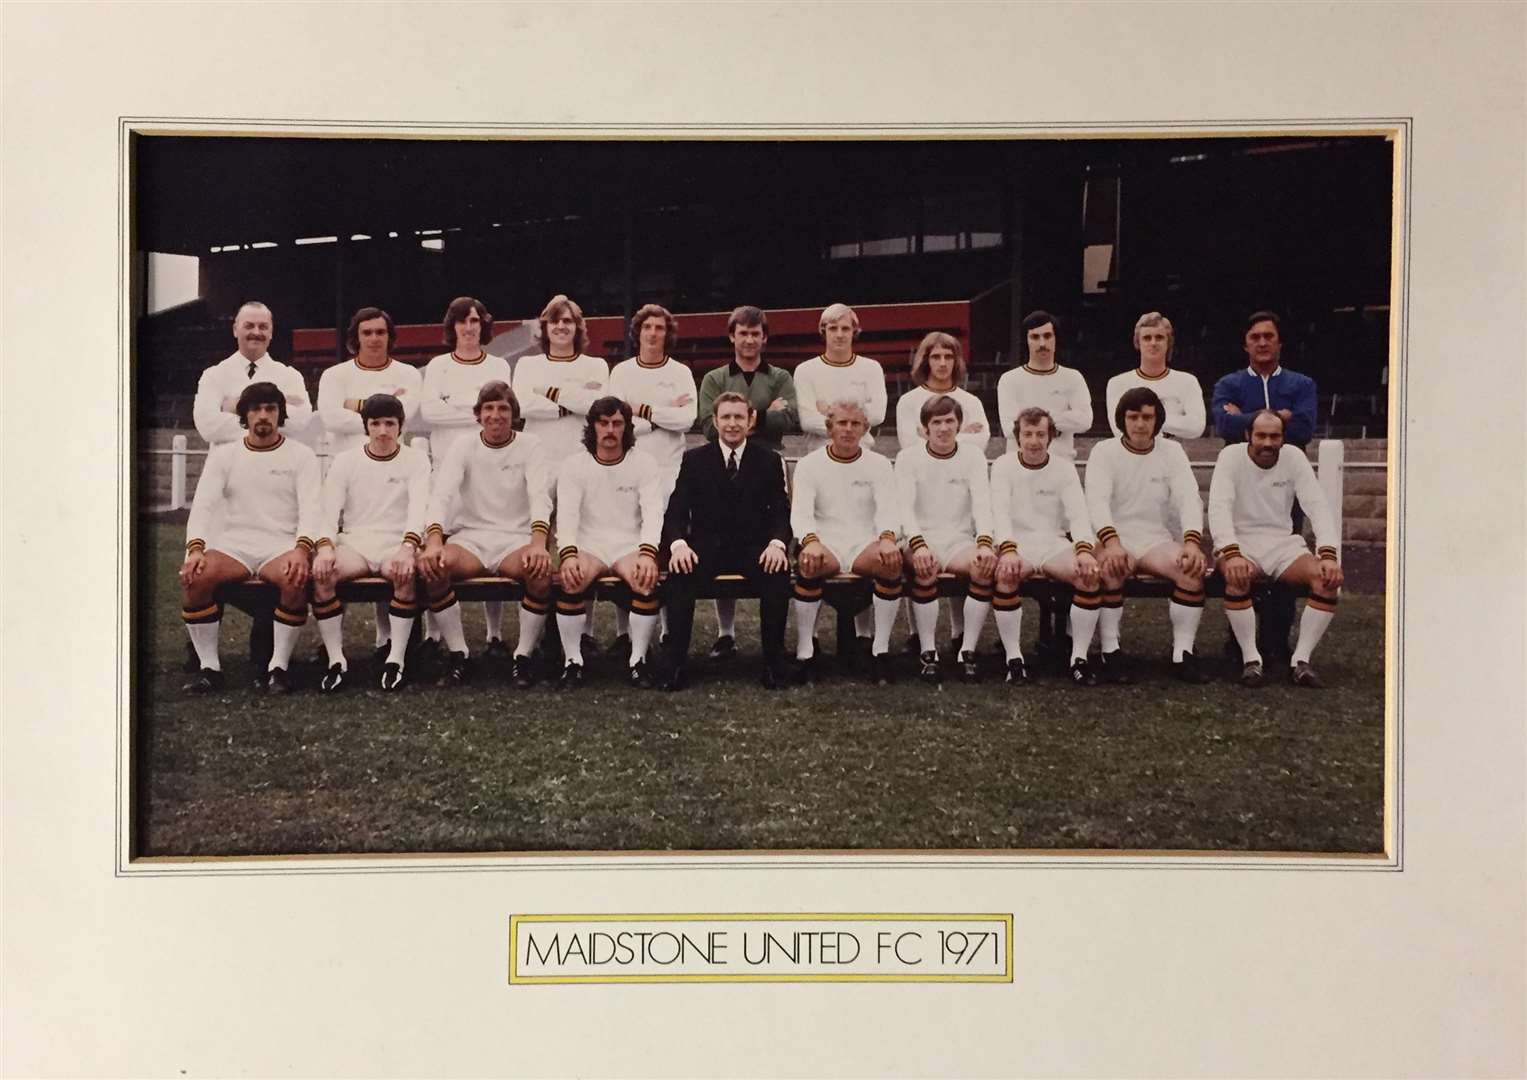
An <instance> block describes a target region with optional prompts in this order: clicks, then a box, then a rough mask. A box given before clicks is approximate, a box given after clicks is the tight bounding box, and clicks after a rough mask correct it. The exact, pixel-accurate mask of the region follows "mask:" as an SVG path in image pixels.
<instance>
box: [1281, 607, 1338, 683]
mask: <svg viewBox="0 0 1527 1080" xmlns="http://www.w3.org/2000/svg"><path fill="white" fill-rule="evenodd" d="M1335 617H1336V597H1335V596H1322V595H1321V594H1320V593H1317V592H1316V591H1315V590H1314V589H1311V590H1310V598H1309V599H1308V600H1307V601H1305V604H1304V614H1303V615H1301V616H1300V617H1299V639H1298V640H1297V641H1295V642H1294V655H1293V656H1292V657H1290V658H1289V665H1290V666H1292V665H1294V664H1297V663H1299V662H1300V661H1303V662H1304V663H1306V664H1307V663H1309V662H1310V657H1311V655H1313V654H1314V652H1315V646H1316V645H1319V644H1320V639H1321V637H1322V636H1323V635H1324V634H1325V632H1326V627H1328V626H1330V625H1331V620H1332V619H1334V618H1335Z"/></svg>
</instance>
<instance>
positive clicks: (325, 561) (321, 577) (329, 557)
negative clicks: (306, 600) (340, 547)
mask: <svg viewBox="0 0 1527 1080" xmlns="http://www.w3.org/2000/svg"><path fill="white" fill-rule="evenodd" d="M336 561H337V560H336V559H335V557H334V549H333V548H332V547H331V546H329V545H328V544H325V545H324V546H323V547H321V548H319V549H318V554H317V555H314V556H313V580H314V581H315V582H316V583H318V584H319V585H327V584H328V583H329V580H330V579H331V578H332V577H333V576H334V564H335V562H336Z"/></svg>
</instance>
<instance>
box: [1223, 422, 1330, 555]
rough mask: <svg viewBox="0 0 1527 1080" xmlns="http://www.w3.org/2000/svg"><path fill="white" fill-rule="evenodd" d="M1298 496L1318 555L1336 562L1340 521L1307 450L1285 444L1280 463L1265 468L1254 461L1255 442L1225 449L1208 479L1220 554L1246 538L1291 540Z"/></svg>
mask: <svg viewBox="0 0 1527 1080" xmlns="http://www.w3.org/2000/svg"><path fill="white" fill-rule="evenodd" d="M1296 497H1297V498H1298V500H1299V505H1300V507H1301V508H1303V510H1304V513H1305V516H1307V517H1308V518H1309V519H1310V525H1311V526H1312V527H1313V528H1314V530H1315V547H1316V551H1317V553H1318V554H1320V555H1322V556H1328V557H1330V558H1335V557H1336V544H1337V541H1338V539H1339V538H1338V537H1337V535H1336V520H1335V518H1334V517H1333V516H1332V514H1331V504H1330V503H1329V502H1327V501H1326V495H1325V491H1324V489H1322V488H1321V486H1320V481H1319V480H1318V479H1316V477H1315V470H1314V469H1313V468H1312V467H1311V466H1310V459H1309V458H1307V457H1305V456H1304V451H1303V450H1300V449H1299V448H1298V447H1297V446H1289V445H1287V444H1285V445H1284V446H1283V448H1282V449H1281V450H1280V451H1279V452H1278V462H1277V464H1275V465H1274V466H1273V467H1272V468H1270V469H1264V468H1262V467H1261V466H1260V465H1258V464H1257V463H1256V462H1255V461H1253V460H1252V459H1251V447H1250V444H1248V443H1231V444H1230V445H1229V446H1226V447H1225V448H1224V449H1223V450H1221V451H1220V452H1219V457H1218V458H1217V459H1216V460H1215V462H1214V475H1213V476H1212V477H1210V479H1209V529H1210V532H1211V533H1212V535H1213V537H1214V548H1215V551H1216V553H1218V554H1224V553H1225V549H1226V548H1231V549H1234V548H1235V547H1236V546H1237V545H1238V544H1239V543H1240V538H1242V537H1246V536H1253V535H1254V536H1258V537H1275V536H1292V535H1293V526H1292V524H1291V515H1292V513H1293V508H1294V499H1295V498H1296Z"/></svg>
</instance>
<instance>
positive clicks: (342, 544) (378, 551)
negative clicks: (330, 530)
mask: <svg viewBox="0 0 1527 1080" xmlns="http://www.w3.org/2000/svg"><path fill="white" fill-rule="evenodd" d="M402 543H403V541H402V540H401V539H400V538H398V537H397V536H395V535H393V534H392V533H343V532H342V533H340V534H339V535H338V536H337V537H335V538H334V546H335V547H336V548H344V549H345V550H347V551H353V552H355V553H356V554H357V555H359V556H360V557H361V558H363V559H365V560H366V570H367V571H368V572H369V573H372V574H380V573H381V572H382V563H384V562H386V561H387V560H388V559H389V558H390V557H391V556H392V555H393V553H394V552H396V551H397V550H398V548H399V547H401V546H402Z"/></svg>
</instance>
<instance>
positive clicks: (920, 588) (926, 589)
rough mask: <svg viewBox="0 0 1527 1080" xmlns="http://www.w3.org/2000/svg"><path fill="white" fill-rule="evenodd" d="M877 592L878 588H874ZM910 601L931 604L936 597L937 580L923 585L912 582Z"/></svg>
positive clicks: (918, 582)
mask: <svg viewBox="0 0 1527 1080" xmlns="http://www.w3.org/2000/svg"><path fill="white" fill-rule="evenodd" d="M876 591H877V592H878V591H879V590H876ZM911 591H912V603H914V604H931V603H933V602H934V601H935V600H937V599H938V582H936V581H934V582H930V583H929V584H927V585H924V584H923V583H922V582H920V581H916V582H913V583H912V590H911Z"/></svg>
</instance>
